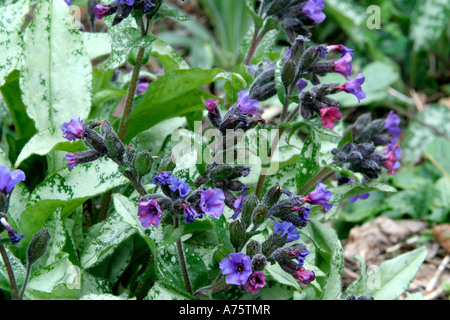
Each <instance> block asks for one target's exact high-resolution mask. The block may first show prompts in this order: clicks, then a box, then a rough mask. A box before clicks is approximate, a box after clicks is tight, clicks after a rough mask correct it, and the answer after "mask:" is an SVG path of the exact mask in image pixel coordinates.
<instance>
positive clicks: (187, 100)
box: [126, 68, 231, 141]
mask: <svg viewBox="0 0 450 320" xmlns="http://www.w3.org/2000/svg"><path fill="white" fill-rule="evenodd" d="M230 77H231V74H230V73H228V72H225V71H223V70H222V69H218V68H216V69H211V70H202V69H199V68H192V69H188V70H174V71H171V72H168V73H166V74H165V75H164V76H162V77H161V78H159V79H158V80H157V81H154V82H152V83H151V84H150V86H149V87H148V89H147V91H146V93H145V95H144V97H143V100H142V101H141V102H140V103H139V104H137V105H136V107H135V109H134V110H133V112H132V113H131V114H130V116H129V118H128V132H127V138H126V141H129V140H131V139H132V138H133V137H135V136H136V135H137V134H138V133H140V132H142V131H144V130H147V129H149V128H150V127H152V126H153V125H155V124H156V123H159V122H161V121H163V120H166V119H169V118H172V117H176V116H182V115H186V114H189V113H191V112H194V111H198V110H204V105H203V101H202V97H203V98H204V99H205V100H206V99H208V98H210V97H213V96H212V95H210V94H208V93H206V92H205V91H203V90H201V89H198V88H199V87H201V86H203V85H205V84H209V83H212V82H215V81H216V80H220V79H227V80H228V79H230Z"/></svg>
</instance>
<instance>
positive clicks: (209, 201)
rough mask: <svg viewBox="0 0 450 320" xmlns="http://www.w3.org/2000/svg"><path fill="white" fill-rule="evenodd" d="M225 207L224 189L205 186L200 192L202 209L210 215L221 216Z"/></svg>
mask: <svg viewBox="0 0 450 320" xmlns="http://www.w3.org/2000/svg"><path fill="white" fill-rule="evenodd" d="M224 208H225V194H224V193H223V191H222V189H213V188H211V187H210V188H209V189H206V188H203V190H202V191H201V193H200V209H201V210H202V211H203V212H204V213H206V214H207V215H208V216H211V217H213V218H219V217H220V216H221V215H222V213H223V209H224Z"/></svg>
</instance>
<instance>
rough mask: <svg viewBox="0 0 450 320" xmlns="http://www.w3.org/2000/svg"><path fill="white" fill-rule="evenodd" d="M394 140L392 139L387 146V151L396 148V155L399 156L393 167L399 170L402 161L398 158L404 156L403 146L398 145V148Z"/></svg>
mask: <svg viewBox="0 0 450 320" xmlns="http://www.w3.org/2000/svg"><path fill="white" fill-rule="evenodd" d="M393 142H394V141H392V142H391V143H389V144H388V146H387V148H386V149H385V150H387V151H391V150H394V153H395V156H396V157H397V162H396V163H395V164H394V167H393V169H394V170H397V169H398V168H400V167H401V163H400V161H398V160H399V159H401V157H402V151H401V147H400V146H397V148H395V147H396V145H395V142H394V143H393Z"/></svg>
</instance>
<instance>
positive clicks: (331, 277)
mask: <svg viewBox="0 0 450 320" xmlns="http://www.w3.org/2000/svg"><path fill="white" fill-rule="evenodd" d="M300 233H301V234H304V235H305V236H306V237H308V238H309V239H310V240H312V242H313V245H314V247H315V249H316V250H315V252H316V254H315V262H314V263H313V264H314V265H315V266H317V267H318V268H319V269H320V270H321V271H322V272H323V276H320V275H319V276H317V275H316V281H317V282H318V283H319V284H320V286H321V288H322V297H321V298H322V299H325V300H335V299H336V298H337V297H338V295H339V293H340V292H341V278H342V274H343V270H344V250H343V248H342V244H341V242H340V240H339V238H338V236H337V233H336V232H335V231H334V230H333V229H331V228H329V227H327V226H325V225H323V224H322V223H320V222H318V221H316V220H315V219H311V221H310V222H309V223H308V225H307V226H306V227H305V228H303V229H302V230H301V231H300Z"/></svg>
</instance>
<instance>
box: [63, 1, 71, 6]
mask: <svg viewBox="0 0 450 320" xmlns="http://www.w3.org/2000/svg"><path fill="white" fill-rule="evenodd" d="M64 2H65V3H66V4H67V5H68V6H69V7H70V6H71V5H72V3H71V1H70V0H64Z"/></svg>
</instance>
